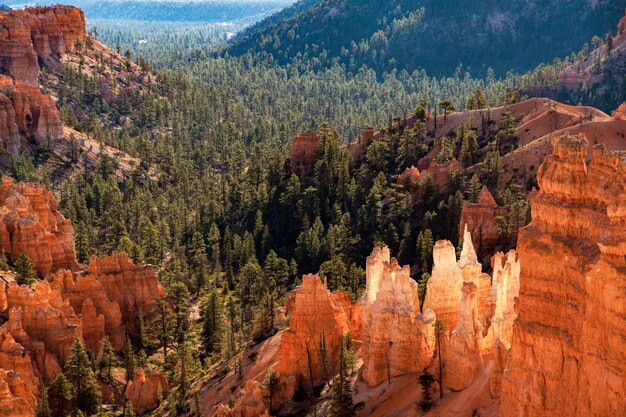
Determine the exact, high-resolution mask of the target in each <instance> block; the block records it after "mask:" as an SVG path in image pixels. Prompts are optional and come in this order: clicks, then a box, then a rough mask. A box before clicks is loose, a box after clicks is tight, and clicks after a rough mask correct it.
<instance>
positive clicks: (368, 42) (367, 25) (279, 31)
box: [227, 0, 626, 74]
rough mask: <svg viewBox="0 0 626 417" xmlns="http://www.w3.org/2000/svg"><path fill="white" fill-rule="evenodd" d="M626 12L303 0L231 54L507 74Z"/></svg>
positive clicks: (617, 1)
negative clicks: (268, 55)
mask: <svg viewBox="0 0 626 417" xmlns="http://www.w3.org/2000/svg"><path fill="white" fill-rule="evenodd" d="M305 6H309V7H308V8H306V7H305ZM625 6H626V1H625V0H598V1H594V2H591V1H589V0H564V1H559V2H545V1H540V0H512V1H507V2H503V1H496V0H481V1H475V0H448V1H445V2H442V1H441V0H390V1H385V2H381V1H379V0H321V1H312V0H309V1H306V0H305V1H304V2H299V3H296V4H295V5H294V6H293V7H292V8H290V9H287V10H286V11H284V12H283V16H284V18H283V19H281V20H277V18H276V16H273V17H270V18H269V19H266V20H264V21H263V22H260V23H259V24H257V25H256V26H255V27H253V28H251V29H250V30H247V31H245V32H242V33H241V34H240V35H239V36H238V37H237V38H236V39H235V40H234V41H233V43H232V45H231V46H230V47H229V48H228V49H227V51H228V52H229V53H230V54H232V55H241V54H243V53H245V52H248V51H253V52H261V51H264V52H267V53H269V54H271V55H272V56H274V58H276V59H278V60H279V61H280V62H282V63H285V62H287V61H289V60H292V59H294V58H297V59H300V58H304V59H306V58H319V65H322V66H328V65H331V64H332V62H333V61H334V60H339V61H340V62H341V63H342V64H344V65H346V67H347V68H349V69H351V70H357V69H358V68H360V67H361V66H363V65H367V66H368V67H372V68H375V69H377V70H379V71H383V70H384V71H389V70H391V69H394V68H397V69H407V70H414V69H418V68H424V69H426V70H427V71H428V72H429V73H431V74H450V73H452V72H454V70H455V68H456V67H457V66H458V64H460V63H462V64H463V65H465V66H470V67H471V68H472V70H473V72H474V73H476V74H479V73H482V74H484V72H485V70H486V69H487V68H488V67H492V68H493V69H494V70H495V71H496V72H497V73H498V74H504V73H505V72H506V71H508V70H516V71H524V70H528V69H530V68H532V67H534V66H536V65H537V64H539V63H541V62H545V61H552V60H553V59H554V57H556V56H563V55H566V54H569V53H570V52H571V51H572V50H578V49H580V48H581V47H582V45H583V44H584V43H585V42H586V41H588V40H589V39H590V38H591V37H592V36H593V35H595V34H598V35H604V34H606V32H607V31H608V30H611V29H614V24H615V21H617V20H618V19H619V17H620V16H622V15H623V12H624V7H625ZM303 8H304V9H305V10H301V9H303ZM573 28H575V29H576V30H572V29H573Z"/></svg>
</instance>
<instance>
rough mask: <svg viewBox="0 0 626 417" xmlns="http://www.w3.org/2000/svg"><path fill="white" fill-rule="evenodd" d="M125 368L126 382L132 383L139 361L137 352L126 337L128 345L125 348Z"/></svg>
mask: <svg viewBox="0 0 626 417" xmlns="http://www.w3.org/2000/svg"><path fill="white" fill-rule="evenodd" d="M124 368H125V369H126V381H127V382H128V381H132V379H133V378H134V377H135V370H136V368H137V360H136V359H135V351H134V349H133V345H132V343H131V342H130V338H129V337H128V336H126V345H125V346H124Z"/></svg>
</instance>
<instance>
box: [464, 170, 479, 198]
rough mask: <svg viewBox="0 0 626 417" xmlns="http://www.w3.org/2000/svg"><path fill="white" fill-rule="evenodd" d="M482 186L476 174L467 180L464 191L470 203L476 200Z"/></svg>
mask: <svg viewBox="0 0 626 417" xmlns="http://www.w3.org/2000/svg"><path fill="white" fill-rule="evenodd" d="M482 188H483V186H482V184H481V183H480V179H479V178H478V175H476V174H474V175H473V176H472V178H471V179H470V180H469V183H468V184H467V190H466V191H465V194H466V195H467V199H468V200H469V201H470V202H472V203H476V202H478V196H479V195H480V191H481V190H482Z"/></svg>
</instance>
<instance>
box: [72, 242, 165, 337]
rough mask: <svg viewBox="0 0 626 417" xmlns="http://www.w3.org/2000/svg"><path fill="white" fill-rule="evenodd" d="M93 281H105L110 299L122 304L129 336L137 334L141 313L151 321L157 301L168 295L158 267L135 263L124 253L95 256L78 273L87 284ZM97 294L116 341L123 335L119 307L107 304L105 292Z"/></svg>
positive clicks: (101, 309) (124, 322)
mask: <svg viewBox="0 0 626 417" xmlns="http://www.w3.org/2000/svg"><path fill="white" fill-rule="evenodd" d="M92 280H95V281H98V282H99V283H100V284H101V286H102V288H103V289H104V293H105V294H106V299H108V300H110V302H112V303H116V304H117V305H118V306H119V311H120V313H121V320H122V326H123V329H124V330H125V331H126V333H127V334H129V335H137V334H138V332H139V327H138V326H139V314H140V313H141V314H143V316H144V319H145V320H149V319H150V317H151V315H152V314H153V313H154V310H155V307H156V305H157V300H158V299H159V298H161V297H164V296H165V290H164V289H163V287H162V286H161V284H159V282H158V281H157V279H156V275H155V274H154V269H152V267H151V266H149V265H137V264H135V263H133V261H132V260H131V259H130V258H129V257H128V254H126V253H124V252H121V253H114V254H112V255H110V256H107V257H104V258H97V257H95V256H94V257H92V258H91V259H90V260H89V266H88V267H87V269H86V270H85V271H82V272H79V273H77V282H81V281H82V282H84V283H86V284H85V285H91V284H88V283H89V282H92ZM93 285H94V286H95V287H96V288H99V287H98V286H97V285H95V284H93ZM98 291H99V289H98ZM93 297H94V298H92V299H93V301H94V304H96V306H98V304H97V303H96V302H97V299H98V298H99V299H100V300H101V304H100V307H99V310H98V312H99V313H101V314H103V315H104V316H105V317H108V319H107V329H109V331H110V332H109V335H110V336H111V338H112V339H113V340H116V339H117V338H118V337H119V335H116V334H115V326H117V324H116V323H117V320H118V319H117V317H118V314H117V311H116V308H115V307H112V306H111V304H108V305H107V303H106V302H105V301H104V299H103V298H102V293H100V295H97V296H96V295H94V296H93Z"/></svg>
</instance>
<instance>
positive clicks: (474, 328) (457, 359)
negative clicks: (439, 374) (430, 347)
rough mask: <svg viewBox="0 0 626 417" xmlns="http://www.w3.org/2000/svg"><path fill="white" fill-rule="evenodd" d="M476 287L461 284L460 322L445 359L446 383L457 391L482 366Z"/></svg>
mask: <svg viewBox="0 0 626 417" xmlns="http://www.w3.org/2000/svg"><path fill="white" fill-rule="evenodd" d="M478 298H479V294H478V287H477V286H476V284H474V283H473V282H465V283H463V288H462V297H461V310H460V315H459V322H458V324H457V327H456V328H455V329H454V331H453V332H452V333H451V334H450V340H449V344H448V346H446V348H445V349H444V350H443V355H444V357H445V364H446V366H445V368H444V370H445V373H444V375H445V378H444V380H445V383H446V385H447V386H448V387H449V388H450V389H452V390H456V391H460V390H462V389H465V388H467V387H469V386H470V385H471V384H472V382H474V378H475V377H476V375H477V374H478V372H479V371H480V370H481V368H482V366H483V360H482V356H481V350H482V342H483V325H482V324H481V322H480V320H479V319H478V304H479V300H478Z"/></svg>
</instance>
